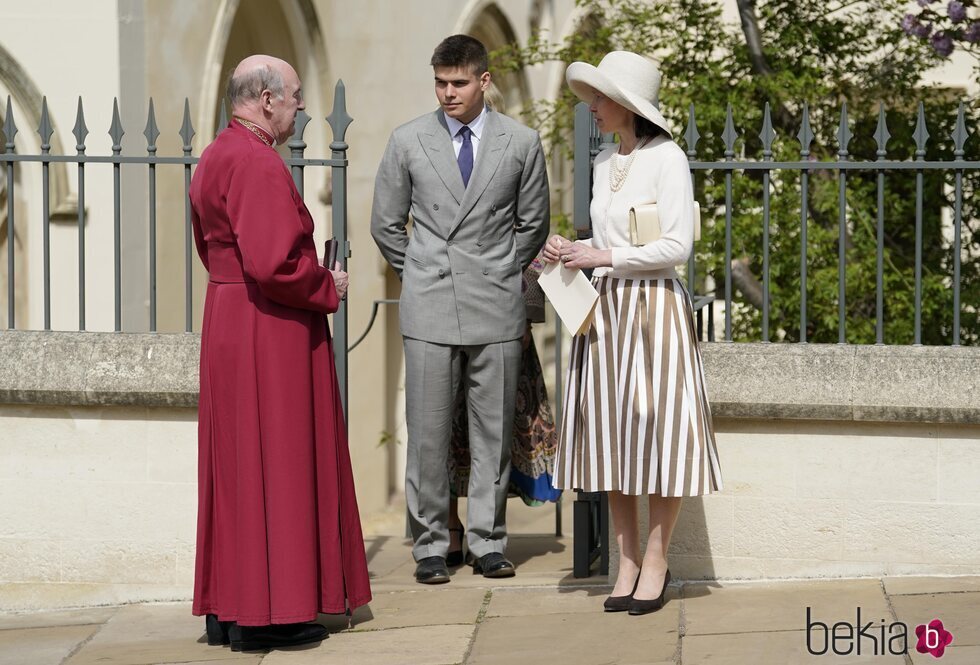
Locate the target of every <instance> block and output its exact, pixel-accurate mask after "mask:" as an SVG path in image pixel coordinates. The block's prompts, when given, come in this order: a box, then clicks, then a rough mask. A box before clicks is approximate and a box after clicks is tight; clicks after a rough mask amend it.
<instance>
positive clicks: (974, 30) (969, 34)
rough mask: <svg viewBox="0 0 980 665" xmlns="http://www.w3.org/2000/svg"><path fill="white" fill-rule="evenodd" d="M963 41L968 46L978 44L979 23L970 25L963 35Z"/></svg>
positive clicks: (979, 38) (979, 40) (979, 37)
mask: <svg viewBox="0 0 980 665" xmlns="http://www.w3.org/2000/svg"><path fill="white" fill-rule="evenodd" d="M963 41H965V42H968V43H970V44H976V43H977V42H980V23H977V22H973V23H971V24H970V27H969V28H967V29H966V31H965V32H964V33H963Z"/></svg>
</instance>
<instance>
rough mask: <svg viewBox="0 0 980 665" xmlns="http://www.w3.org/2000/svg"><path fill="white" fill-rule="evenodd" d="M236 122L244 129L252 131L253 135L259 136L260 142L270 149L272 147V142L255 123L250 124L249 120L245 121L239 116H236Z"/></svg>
mask: <svg viewBox="0 0 980 665" xmlns="http://www.w3.org/2000/svg"><path fill="white" fill-rule="evenodd" d="M235 120H236V121H237V122H238V124H239V125H241V126H242V127H244V128H245V129H247V130H248V131H250V132H252V133H253V134H255V135H256V136H258V137H259V140H260V141H262V143H264V144H266V145H267V146H269V147H270V148H271V147H272V141H270V140H269V139H268V138H267V137H266V135H265V131H264V130H262V129H261V128H260V127H259V126H258V125H256V124H255V123H254V122H250V121H248V120H244V119H242V118H239V117H238V116H235Z"/></svg>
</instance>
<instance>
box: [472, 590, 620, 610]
mask: <svg viewBox="0 0 980 665" xmlns="http://www.w3.org/2000/svg"><path fill="white" fill-rule="evenodd" d="M608 594H609V588H608V587H591V588H589V587H586V588H579V589H574V588H569V589H562V590H555V589H554V588H540V589H497V590H496V591H494V592H493V597H492V598H491V599H490V605H489V607H488V608H487V614H486V616H488V617H520V616H524V617H527V616H539V615H542V614H574V613H578V612H592V613H595V612H602V611H603V609H602V602H603V601H604V600H605V599H606V596H607V595H608Z"/></svg>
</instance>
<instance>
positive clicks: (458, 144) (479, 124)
mask: <svg viewBox="0 0 980 665" xmlns="http://www.w3.org/2000/svg"><path fill="white" fill-rule="evenodd" d="M442 114H443V115H444V116H445V117H446V126H448V127H449V135H450V136H451V137H452V138H453V152H455V153H456V158H457V159H459V151H460V150H461V149H462V147H463V137H462V136H460V135H459V130H460V129H461V128H462V127H463V123H461V122H460V121H459V120H457V119H456V118H450V117H449V116H448V115H446V112H445V111H443V112H442ZM485 124H487V108H486V107H485V106H484V107H483V110H482V111H480V115H478V116H476V117H475V118H474V119H473V120H471V121H470V123H469V128H470V132H471V134H470V143H472V144H473V166H474V167H475V166H476V153H477V152H478V151H479V149H480V136H481V135H482V134H483V126H484V125H485Z"/></svg>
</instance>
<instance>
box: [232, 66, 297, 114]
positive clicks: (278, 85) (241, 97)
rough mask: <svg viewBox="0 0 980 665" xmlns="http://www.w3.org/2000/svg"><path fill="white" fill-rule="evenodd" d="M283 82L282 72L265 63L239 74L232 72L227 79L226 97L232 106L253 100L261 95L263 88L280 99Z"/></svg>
mask: <svg viewBox="0 0 980 665" xmlns="http://www.w3.org/2000/svg"><path fill="white" fill-rule="evenodd" d="M283 89H284V84H283V80H282V74H281V73H279V71H278V70H276V69H274V68H272V67H270V66H269V65H265V66H262V67H256V68H255V69H252V70H251V71H248V72H245V73H244V74H242V75H240V76H235V74H234V72H232V75H231V77H229V79H228V92H227V94H228V99H229V100H230V101H231V106H232V108H234V107H236V106H239V105H241V104H243V103H245V102H250V101H254V100H256V99H258V98H259V96H261V94H262V91H263V90H268V91H269V92H271V93H272V94H273V95H275V96H276V97H278V98H279V99H282V96H283Z"/></svg>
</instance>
